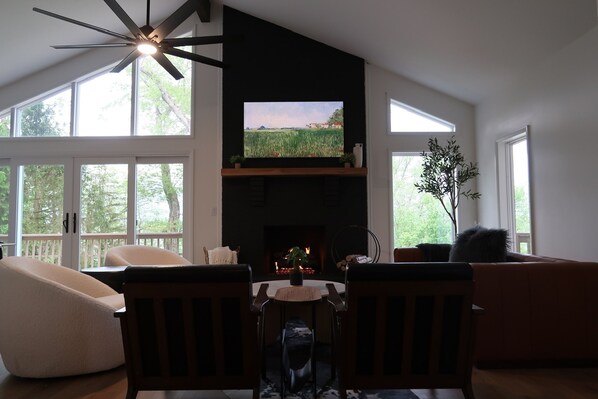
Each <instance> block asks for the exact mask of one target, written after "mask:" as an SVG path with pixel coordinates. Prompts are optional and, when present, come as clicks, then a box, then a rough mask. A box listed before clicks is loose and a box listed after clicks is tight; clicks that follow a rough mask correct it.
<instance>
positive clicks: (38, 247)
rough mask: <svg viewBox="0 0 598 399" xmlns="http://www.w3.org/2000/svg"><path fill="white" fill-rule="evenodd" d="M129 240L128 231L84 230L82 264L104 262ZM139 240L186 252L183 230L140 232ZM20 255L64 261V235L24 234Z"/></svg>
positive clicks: (82, 236) (141, 242)
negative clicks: (87, 231) (91, 232)
mask: <svg viewBox="0 0 598 399" xmlns="http://www.w3.org/2000/svg"><path fill="white" fill-rule="evenodd" d="M126 243H127V235H126V234H124V233H123V234H114V233H100V234H81V244H80V257H79V260H80V264H79V266H80V267H81V268H87V267H98V266H102V265H103V264H104V258H105V257H106V252H107V251H108V249H109V248H112V247H116V246H119V245H125V244H126ZM136 244H138V245H148V246H152V247H159V248H164V249H168V250H170V251H173V252H176V253H177V254H180V255H182V253H183V233H140V234H138V235H137V240H136ZM20 255H22V256H29V257H32V258H35V259H38V260H41V261H44V262H48V263H56V264H60V263H61V261H62V236H61V235H60V234H23V240H22V245H21V254H20Z"/></svg>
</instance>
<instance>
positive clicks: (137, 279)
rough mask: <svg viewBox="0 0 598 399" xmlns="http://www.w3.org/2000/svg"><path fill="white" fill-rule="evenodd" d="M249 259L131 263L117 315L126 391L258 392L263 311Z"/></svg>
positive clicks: (134, 393) (262, 290) (130, 397)
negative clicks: (209, 262)
mask: <svg viewBox="0 0 598 399" xmlns="http://www.w3.org/2000/svg"><path fill="white" fill-rule="evenodd" d="M251 281H252V279H251V268H250V266H249V265H214V266H207V265H204V266H184V267H142V266H137V267H128V268H127V269H126V270H125V272H124V285H123V290H124V297H125V308H124V309H121V310H120V311H118V312H117V313H116V316H117V317H120V320H121V328H122V336H123V344H124V349H125V362H126V367H127V378H128V384H129V385H128V390H127V399H133V398H135V397H136V396H137V392H138V391H140V390H212V389H218V390H221V389H253V398H254V399H257V398H259V390H260V370H261V368H260V356H261V343H262V340H261V339H260V332H262V328H261V325H260V322H261V320H260V315H261V312H262V308H263V306H264V304H265V303H266V302H267V301H268V297H267V295H266V289H267V284H263V285H262V286H261V288H260V291H259V293H258V295H257V297H256V298H255V299H253V296H252V284H251Z"/></svg>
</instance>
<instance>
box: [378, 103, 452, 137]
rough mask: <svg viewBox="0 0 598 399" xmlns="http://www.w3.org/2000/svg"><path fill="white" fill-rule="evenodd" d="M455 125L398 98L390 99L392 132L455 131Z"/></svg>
mask: <svg viewBox="0 0 598 399" xmlns="http://www.w3.org/2000/svg"><path fill="white" fill-rule="evenodd" d="M454 131H455V125H454V124H452V123H450V122H447V121H444V120H442V119H440V118H437V117H435V116H432V115H430V114H427V113H425V112H423V111H420V110H419V109H416V108H413V107H410V106H409V105H406V104H403V103H401V102H399V101H397V100H393V99H391V100H390V133H391V134H392V133H415V132H426V133H428V132H454Z"/></svg>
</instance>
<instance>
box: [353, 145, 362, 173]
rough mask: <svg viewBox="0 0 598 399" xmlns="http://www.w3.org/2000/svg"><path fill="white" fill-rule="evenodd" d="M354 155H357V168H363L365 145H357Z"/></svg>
mask: <svg viewBox="0 0 598 399" xmlns="http://www.w3.org/2000/svg"><path fill="white" fill-rule="evenodd" d="M353 155H355V167H356V168H361V167H362V166H363V144H361V143H355V147H353Z"/></svg>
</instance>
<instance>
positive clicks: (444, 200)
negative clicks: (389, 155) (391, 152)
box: [415, 136, 481, 236]
mask: <svg viewBox="0 0 598 399" xmlns="http://www.w3.org/2000/svg"><path fill="white" fill-rule="evenodd" d="M428 148H429V151H427V152H426V151H424V152H422V154H421V155H422V157H423V171H422V174H421V179H420V181H419V183H415V187H417V191H419V192H420V193H421V192H426V193H430V194H432V196H433V197H434V198H436V199H437V200H439V201H440V203H441V204H442V208H443V209H444V211H445V212H446V213H447V214H448V215H449V218H450V219H451V222H452V224H453V235H454V236H456V234H457V232H458V230H457V208H458V207H459V202H460V200H461V197H465V198H469V199H478V198H480V196H481V194H480V193H478V192H474V191H472V190H471V189H465V184H466V183H467V182H468V181H469V180H471V179H473V178H474V177H476V176H477V175H479V174H480V172H479V171H478V166H477V163H473V162H466V161H465V157H464V156H463V154H461V150H460V147H459V145H458V144H457V141H456V140H455V136H452V137H451V138H450V139H449V140H448V141H447V144H446V146H442V145H440V144H438V139H437V138H430V139H429V140H428Z"/></svg>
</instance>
